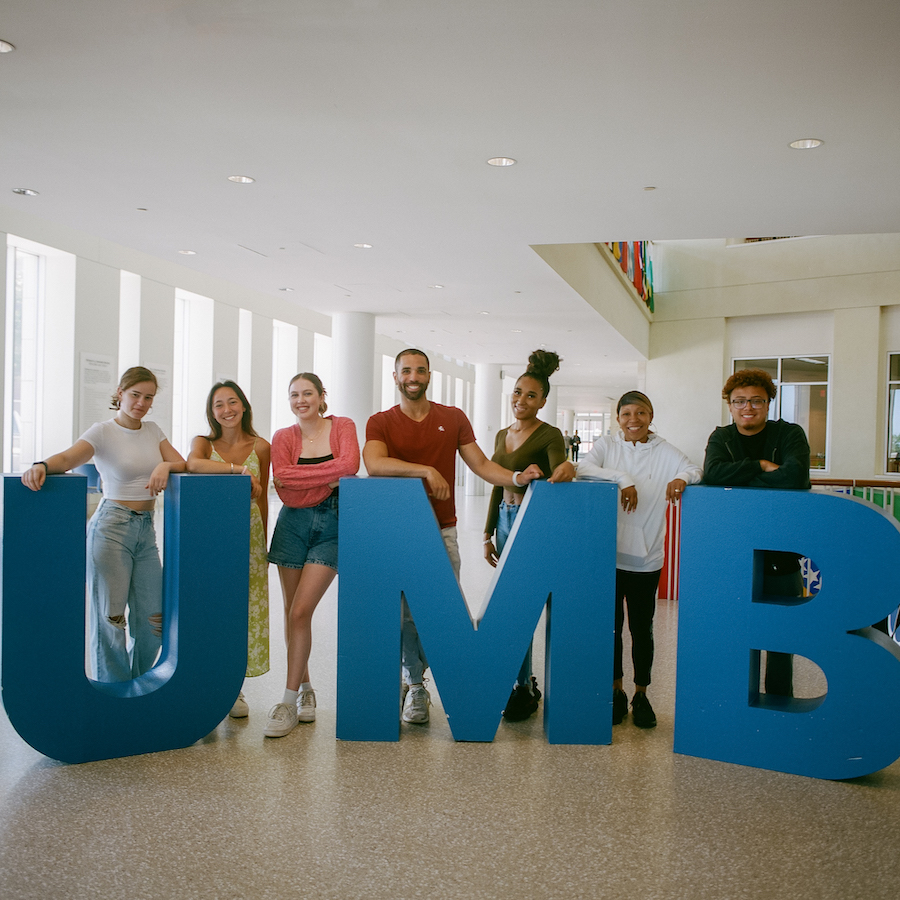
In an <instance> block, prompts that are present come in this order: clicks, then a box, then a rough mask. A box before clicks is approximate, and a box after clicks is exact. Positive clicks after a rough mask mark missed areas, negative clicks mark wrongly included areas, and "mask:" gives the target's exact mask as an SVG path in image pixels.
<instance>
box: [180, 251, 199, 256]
mask: <svg viewBox="0 0 900 900" xmlns="http://www.w3.org/2000/svg"><path fill="white" fill-rule="evenodd" d="M178 252H179V253H180V254H181V255H182V256H196V255H197V251H196V250H179V251H178Z"/></svg>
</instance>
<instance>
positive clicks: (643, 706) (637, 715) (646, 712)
mask: <svg viewBox="0 0 900 900" xmlns="http://www.w3.org/2000/svg"><path fill="white" fill-rule="evenodd" d="M631 717H632V718H633V719H634V724H635V725H637V727H638V728H656V713H655V712H653V707H652V706H651V705H650V701H649V700H648V699H647V695H646V694H645V693H644V691H638V692H637V693H636V694H635V695H634V698H633V699H632V701H631Z"/></svg>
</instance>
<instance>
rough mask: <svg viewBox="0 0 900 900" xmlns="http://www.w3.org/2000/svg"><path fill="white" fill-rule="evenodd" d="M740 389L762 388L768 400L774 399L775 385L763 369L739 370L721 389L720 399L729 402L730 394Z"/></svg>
mask: <svg viewBox="0 0 900 900" xmlns="http://www.w3.org/2000/svg"><path fill="white" fill-rule="evenodd" d="M742 387H759V388H762V389H763V390H764V391H765V392H766V394H767V395H768V397H769V399H770V400H774V399H775V394H776V390H775V385H774V384H773V382H772V376H771V375H769V373H768V372H767V371H766V370H765V369H741V370H740V371H739V372H735V373H734V375H732V376H731V378H729V379H728V381H726V382H725V387H723V388H722V399H723V400H730V399H731V392H732V391H734V390H736V389H737V388H742Z"/></svg>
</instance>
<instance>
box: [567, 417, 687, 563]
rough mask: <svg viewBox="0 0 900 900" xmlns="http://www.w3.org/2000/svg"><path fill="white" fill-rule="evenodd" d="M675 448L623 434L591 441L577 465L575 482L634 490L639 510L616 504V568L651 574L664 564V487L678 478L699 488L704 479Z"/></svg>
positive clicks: (653, 438) (652, 436) (655, 437)
mask: <svg viewBox="0 0 900 900" xmlns="http://www.w3.org/2000/svg"><path fill="white" fill-rule="evenodd" d="M702 474H703V473H702V470H701V469H700V466H695V465H694V464H693V463H692V462H691V461H690V460H689V459H688V458H687V457H686V456H685V455H684V454H683V453H682V452H681V451H680V450H679V449H678V448H677V447H673V446H672V445H671V444H669V443H667V442H666V441H665V440H663V439H662V438H661V437H660V436H659V435H658V434H650V435H649V437H648V438H647V440H646V442H644V443H641V442H638V443H636V444H633V443H631V441H626V440H625V439H624V438H623V437H622V435H621V434H617V435H615V436H614V437H602V438H599V439H598V440H596V441H594V446H593V447H592V448H591V452H590V453H588V455H587V456H586V457H585V458H584V459H583V460H581V461H580V462H579V463H578V478H579V479H593V480H597V481H614V482H616V484H618V485H619V489H620V490H621V489H623V488H627V487H632V486H634V488H635V489H636V490H637V495H638V502H637V509H635V510H633V511H632V512H630V513H626V512H625V510H624V509H622V505H621V503H620V504H619V516H618V522H617V529H616V568H619V569H624V570H626V571H628V572H655V571H656V570H657V569H661V568H662V565H663V557H664V552H663V544H664V541H665V533H666V487H667V486H668V484H669V482H670V481H673V480H674V479H676V478H680V479H682V480H683V481H684V482H686V483H687V484H697V483H698V482H699V481H700V478H701V476H702Z"/></svg>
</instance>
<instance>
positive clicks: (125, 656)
mask: <svg viewBox="0 0 900 900" xmlns="http://www.w3.org/2000/svg"><path fill="white" fill-rule="evenodd" d="M87 566H88V596H89V598H90V606H89V613H90V615H89V619H90V643H91V659H92V661H93V665H94V678H95V679H96V680H97V681H130V680H131V679H132V678H136V677H137V676H138V675H143V673H144V672H146V671H147V670H148V669H150V668H151V666H152V665H153V663H154V662H155V661H156V656H157V654H158V653H159V648H160V646H161V644H162V638H161V636H160V634H157V633H154V632H161V630H162V629H161V626H160V624H159V623H157V624H155V625H154V623H152V622H151V621H150V618H151V616H159V615H161V613H162V566H161V565H160V562H159V550H158V549H157V546H156V531H155V530H154V528H153V512H152V511H151V510H145V511H138V510H134V509H130V508H129V507H127V506H124V505H123V504H121V503H116V502H115V500H104V501H103V502H102V503H101V504H100V506H99V507H98V509H97V511H96V512H95V513H94V516H93V518H92V519H91V523H90V525H89V526H88V533H87ZM126 613H127V621H128V630H129V631H130V632H131V638H130V639H129V637H128V635H127V634H126V631H125V628H124V619H123V622H122V623H120V624H119V625H116V624H115V623H114V622H112V621H110V620H111V619H116V618H117V617H125V616H126Z"/></svg>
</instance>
